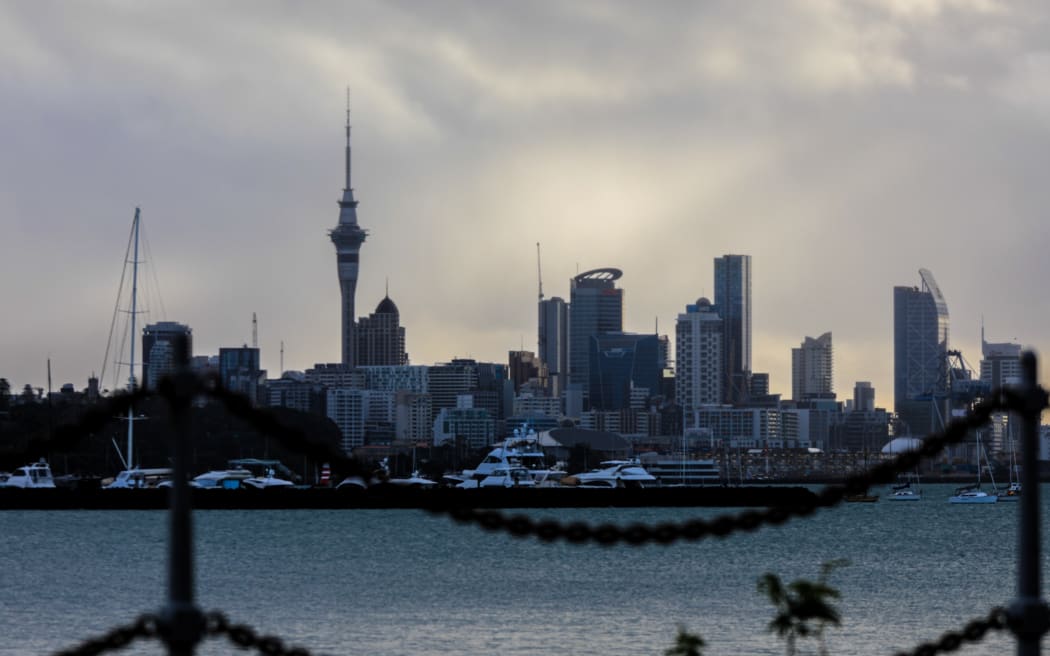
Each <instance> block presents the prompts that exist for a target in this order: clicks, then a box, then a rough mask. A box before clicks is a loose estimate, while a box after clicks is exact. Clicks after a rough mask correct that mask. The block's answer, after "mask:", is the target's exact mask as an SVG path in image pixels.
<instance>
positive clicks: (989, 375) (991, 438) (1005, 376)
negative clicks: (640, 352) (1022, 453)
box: [981, 326, 1021, 452]
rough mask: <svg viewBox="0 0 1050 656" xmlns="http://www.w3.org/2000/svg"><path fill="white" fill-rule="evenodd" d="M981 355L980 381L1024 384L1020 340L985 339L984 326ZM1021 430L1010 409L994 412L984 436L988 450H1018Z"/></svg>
mask: <svg viewBox="0 0 1050 656" xmlns="http://www.w3.org/2000/svg"><path fill="white" fill-rule="evenodd" d="M981 356H982V357H981V382H982V383H983V384H984V386H985V387H986V389H989V390H993V389H996V388H999V387H1005V386H1008V385H1020V384H1021V345H1020V344H1013V343H1011V342H1003V343H992V342H988V341H985V339H984V327H983V326H982V328H981ZM1019 430H1020V424H1019V422H1018V421H1012V420H1011V417H1010V415H1009V414H1008V413H995V414H993V415H992V417H991V422H990V424H989V426H988V428H987V430H986V431H984V433H983V434H982V440H983V442H984V444H986V445H988V450H989V451H1005V452H1009V451H1011V450H1013V451H1017V450H1019V444H1020V434H1019Z"/></svg>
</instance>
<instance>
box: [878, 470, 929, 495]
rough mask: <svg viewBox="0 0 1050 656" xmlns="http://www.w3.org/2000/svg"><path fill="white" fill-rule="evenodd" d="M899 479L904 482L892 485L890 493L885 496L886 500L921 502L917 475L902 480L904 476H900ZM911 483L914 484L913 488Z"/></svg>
mask: <svg viewBox="0 0 1050 656" xmlns="http://www.w3.org/2000/svg"><path fill="white" fill-rule="evenodd" d="M901 479H904V482H903V483H899V484H897V485H894V486H893V489H892V490H891V492H890V493H889V494H887V495H886V499H887V500H889V501H922V488H920V487H919V475H918V474H917V473H916V474H912V475H910V476H908V477H907V478H904V476H903V475H901ZM901 479H898V480H901ZM912 483H915V487H912Z"/></svg>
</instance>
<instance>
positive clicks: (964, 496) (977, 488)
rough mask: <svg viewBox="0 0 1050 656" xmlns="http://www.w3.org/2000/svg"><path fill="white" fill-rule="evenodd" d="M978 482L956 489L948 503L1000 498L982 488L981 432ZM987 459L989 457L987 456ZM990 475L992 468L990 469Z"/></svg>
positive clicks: (978, 446) (996, 499)
mask: <svg viewBox="0 0 1050 656" xmlns="http://www.w3.org/2000/svg"><path fill="white" fill-rule="evenodd" d="M976 439H977V447H976V449H975V450H976V452H977V483H975V484H974V485H967V486H965V487H960V488H959V489H957V490H956V491H955V494H953V495H952V496H950V497H948V503H995V502H997V501H998V500H999V497H998V495H996V494H988V493H987V492H984V491H982V490H981V453H982V452H983V450H982V449H981V437H980V434H978V436H977V438H976ZM985 459H986V460H987V457H986V458H985ZM988 473H989V475H990V474H991V469H989V470H988ZM992 487H993V488H994V487H995V479H994V478H993V479H992Z"/></svg>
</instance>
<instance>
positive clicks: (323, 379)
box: [304, 362, 366, 389]
mask: <svg viewBox="0 0 1050 656" xmlns="http://www.w3.org/2000/svg"><path fill="white" fill-rule="evenodd" d="M304 378H305V379H306V380H307V381H308V382H311V383H316V384H318V385H324V386H325V387H346V388H352V389H365V387H366V386H365V374H364V372H363V371H359V370H356V369H351V368H350V367H347V366H346V365H344V364H342V363H338V362H336V363H329V364H320V363H319V364H315V365H314V366H313V368H312V369H307V370H306V371H305V372H304Z"/></svg>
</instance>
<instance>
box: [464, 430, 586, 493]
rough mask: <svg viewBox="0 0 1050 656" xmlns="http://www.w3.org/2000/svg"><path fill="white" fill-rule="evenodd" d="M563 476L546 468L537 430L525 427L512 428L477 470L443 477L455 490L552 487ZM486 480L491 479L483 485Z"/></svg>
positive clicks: (556, 470) (548, 467)
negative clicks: (498, 487)
mask: <svg viewBox="0 0 1050 656" xmlns="http://www.w3.org/2000/svg"><path fill="white" fill-rule="evenodd" d="M522 470H524V471H525V474H526V475H523V474H522ZM563 476H565V472H564V471H562V470H560V469H557V468H554V467H550V466H548V465H547V460H546V456H545V455H544V453H543V449H542V448H540V440H539V437H538V436H537V435H536V431H534V430H531V429H528V428H527V427H526V428H515V429H514V434H513V435H512V436H511V437H508V438H507V439H505V440H504V441H503V444H501V445H499V446H496V447H494V448H493V449H492V450H491V451H489V453H488V455H487V456H485V458H484V459H483V460H482V461H481V463H480V464H479V465H478V466H477V467H475V468H474V469H467V470H464V471H463V473H462V474H453V475H450V476H445V481H446V482H447V483H450V484H452V485H456V486H457V487H494V486H505V487H513V486H518V487H524V486H528V487H553V486H556V485H558V484H559V482H560V481H561V479H562V477H563ZM487 478H491V480H489V481H488V482H487V483H485V479H487ZM471 481H474V484H471ZM464 483H466V485H464Z"/></svg>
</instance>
